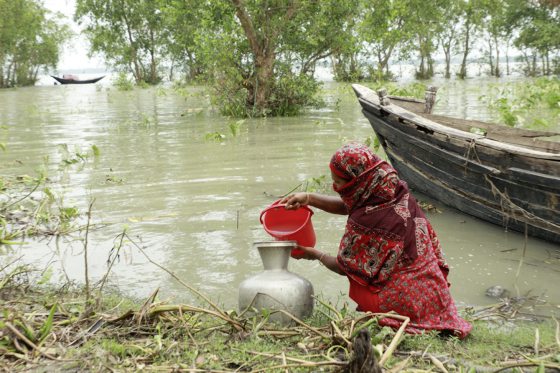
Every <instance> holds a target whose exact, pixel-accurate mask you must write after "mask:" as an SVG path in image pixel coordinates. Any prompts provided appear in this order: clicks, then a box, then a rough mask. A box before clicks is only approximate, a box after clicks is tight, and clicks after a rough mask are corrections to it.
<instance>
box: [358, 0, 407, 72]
mask: <svg viewBox="0 0 560 373" xmlns="http://www.w3.org/2000/svg"><path fill="white" fill-rule="evenodd" d="M408 9H409V8H408V0H394V1H385V0H372V1H364V13H363V14H364V15H363V21H362V22H361V24H360V27H359V32H360V35H361V37H362V39H363V41H364V43H365V44H366V46H365V48H367V50H369V51H371V53H370V54H371V55H372V56H375V59H376V60H377V61H376V62H377V66H376V73H377V79H382V78H383V77H389V76H390V73H389V60H390V59H391V57H392V56H393V53H394V52H395V50H396V49H397V47H398V46H399V45H404V44H405V42H406V41H407V40H408V39H410V38H411V37H412V32H411V29H410V26H409V23H410V22H411V20H410V18H409V16H410V13H409V12H408Z"/></svg>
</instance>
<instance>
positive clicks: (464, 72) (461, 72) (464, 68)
mask: <svg viewBox="0 0 560 373" xmlns="http://www.w3.org/2000/svg"><path fill="white" fill-rule="evenodd" d="M465 31H466V32H465V48H464V49H465V50H464V51H463V61H461V68H460V69H459V78H461V79H465V78H466V77H467V57H468V56H469V52H470V51H469V43H470V33H471V25H470V19H468V18H467V20H466V23H465Z"/></svg>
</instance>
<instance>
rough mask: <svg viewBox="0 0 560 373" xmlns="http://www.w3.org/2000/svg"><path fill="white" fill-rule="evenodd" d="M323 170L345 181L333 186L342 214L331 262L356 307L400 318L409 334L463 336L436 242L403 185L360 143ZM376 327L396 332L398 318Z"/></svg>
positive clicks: (465, 329) (465, 328)
mask: <svg viewBox="0 0 560 373" xmlns="http://www.w3.org/2000/svg"><path fill="white" fill-rule="evenodd" d="M330 168H331V170H332V171H333V172H334V173H336V174H337V175H338V176H340V177H342V178H343V179H346V180H348V183H347V184H345V185H343V186H342V187H341V188H338V189H335V190H336V191H337V192H338V193H339V194H340V196H341V198H342V200H343V201H344V203H345V205H346V207H347V209H348V211H349V218H348V221H347V224H346V230H345V233H344V235H343V237H342V239H341V242H340V247H339V251H338V256H337V261H338V264H339V266H340V268H341V269H342V270H343V271H344V273H345V274H346V275H347V277H348V279H349V281H350V297H351V298H352V299H353V300H354V301H355V302H356V303H357V304H358V309H359V310H361V311H370V312H383V313H386V312H390V311H394V312H396V313H398V314H400V315H403V316H408V317H410V323H409V324H408V326H407V328H406V331H407V332H409V333H418V332H421V331H423V330H432V329H433V330H449V331H451V332H452V333H454V334H455V335H457V336H459V337H460V338H463V337H465V336H466V335H467V334H468V333H469V332H470V330H471V328H472V326H471V325H470V324H469V323H468V322H466V321H465V320H463V319H462V318H460V317H459V316H458V314H457V310H456V307H455V304H454V302H453V299H452V298H451V294H450V293H449V284H448V282H447V275H448V273H449V267H448V266H447V264H446V263H445V260H444V257H443V253H442V250H441V245H440V243H439V240H438V239H437V236H436V234H435V232H434V230H433V228H432V227H431V225H430V223H429V221H428V220H427V219H426V217H425V216H424V213H423V212H422V210H421V209H420V207H419V205H418V203H417V202H416V200H415V199H414V197H413V196H412V195H411V194H410V192H409V190H408V187H407V185H406V183H405V182H404V181H402V180H400V179H399V178H398V175H397V172H396V171H395V170H394V169H393V168H392V167H391V166H390V165H389V164H388V163H387V162H385V161H382V160H381V159H380V158H379V157H377V156H376V155H375V154H373V152H371V150H370V149H369V148H368V147H366V146H364V145H360V144H348V145H345V146H344V147H342V148H341V149H340V150H338V151H337V152H336V153H335V154H334V155H333V157H332V159H331V164H330ZM380 324H382V325H389V326H392V327H395V328H396V327H399V326H400V324H401V321H400V320H396V319H391V318H385V319H382V320H380Z"/></svg>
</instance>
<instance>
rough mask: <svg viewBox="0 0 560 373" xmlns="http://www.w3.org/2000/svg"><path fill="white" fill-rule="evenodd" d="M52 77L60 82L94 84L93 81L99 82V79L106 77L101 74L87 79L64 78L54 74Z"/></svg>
mask: <svg viewBox="0 0 560 373" xmlns="http://www.w3.org/2000/svg"><path fill="white" fill-rule="evenodd" d="M51 77H52V78H53V79H54V80H56V81H57V82H59V83H60V84H93V83H97V82H98V81H100V80H101V79H103V78H104V77H105V75H104V76H100V77H98V78H94V79H85V80H78V79H64V78H59V77H58V76H53V75H51Z"/></svg>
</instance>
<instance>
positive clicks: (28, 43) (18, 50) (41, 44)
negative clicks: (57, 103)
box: [0, 0, 71, 87]
mask: <svg viewBox="0 0 560 373" xmlns="http://www.w3.org/2000/svg"><path fill="white" fill-rule="evenodd" d="M0 14H2V17H0V87H12V86H24V85H33V84H35V82H36V81H37V75H38V73H39V71H40V69H42V68H44V69H46V68H49V67H53V68H54V67H55V66H56V64H57V63H58V60H59V56H60V51H61V46H62V45H63V44H64V43H65V42H66V41H67V40H68V39H69V38H70V36H71V34H70V31H69V28H68V26H67V25H63V24H61V23H59V20H58V19H59V18H60V15H52V14H50V13H49V12H48V11H47V10H46V9H45V8H44V7H43V6H42V5H41V3H40V2H38V1H35V0H0ZM22 25H25V27H22Z"/></svg>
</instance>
